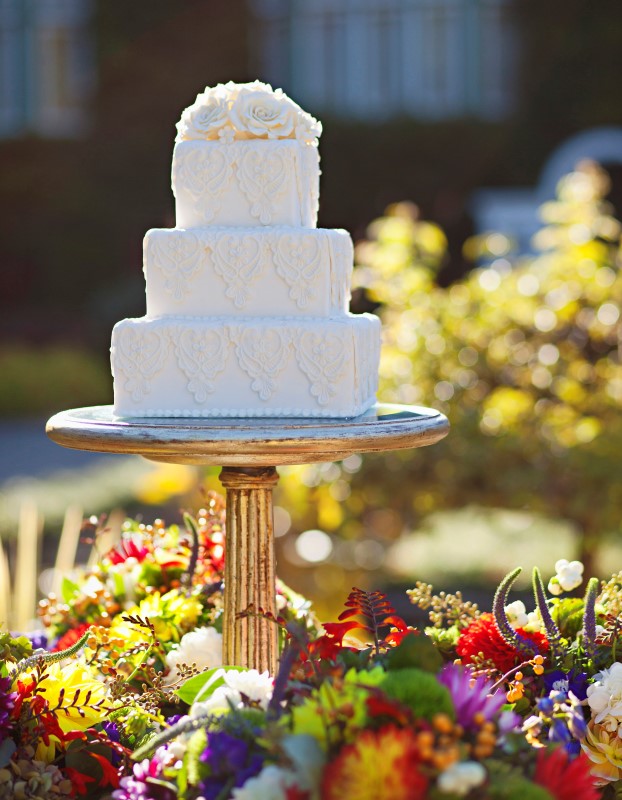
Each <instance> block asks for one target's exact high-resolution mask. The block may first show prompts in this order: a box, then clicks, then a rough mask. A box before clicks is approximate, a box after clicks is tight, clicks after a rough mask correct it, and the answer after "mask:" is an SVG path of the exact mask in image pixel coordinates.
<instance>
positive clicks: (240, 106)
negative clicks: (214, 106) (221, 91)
mask: <svg viewBox="0 0 622 800" xmlns="http://www.w3.org/2000/svg"><path fill="white" fill-rule="evenodd" d="M296 112H297V107H296V105H295V103H293V102H292V101H291V100H290V99H289V98H288V97H287V96H286V95H285V94H284V93H283V92H282V91H281V90H280V89H277V90H276V91H275V92H274V93H270V92H266V91H265V90H262V89H246V88H244V89H241V90H240V92H239V93H238V96H237V98H236V100H235V102H234V103H233V106H232V107H231V112H230V117H231V122H232V123H233V125H234V127H235V128H236V129H237V131H238V132H240V133H242V132H245V133H248V134H250V135H251V136H252V137H256V136H262V137H263V136H267V138H268V139H288V138H290V137H292V136H293V133H294V125H295V122H296Z"/></svg>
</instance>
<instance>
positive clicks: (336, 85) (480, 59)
mask: <svg viewBox="0 0 622 800" xmlns="http://www.w3.org/2000/svg"><path fill="white" fill-rule="evenodd" d="M251 6H252V10H253V12H254V14H255V16H256V18H257V20H258V23H259V29H258V30H259V36H258V37H257V43H256V51H257V59H258V62H259V64H260V66H261V70H260V71H261V74H263V75H265V76H266V77H267V78H268V79H269V80H272V81H274V82H275V83H279V82H283V83H284V84H285V86H286V87H287V89H288V90H289V91H291V93H292V95H294V96H295V97H298V98H299V100H300V102H301V103H303V104H304V105H307V106H309V107H310V108H314V109H318V110H321V111H322V112H325V113H330V114H332V115H334V116H335V117H338V118H344V119H361V120H367V121H368V120H370V119H376V120H384V119H388V118H391V117H397V116H402V115H404V116H408V117H413V118H415V119H420V120H428V121H430V120H432V121H441V120H455V119H462V118H464V117H473V118H475V119H485V120H502V119H505V118H506V117H508V116H509V115H510V114H511V113H512V112H513V111H514V110H515V109H516V106H517V101H518V91H517V89H518V86H517V55H518V52H517V51H518V47H519V30H518V28H517V26H516V24H515V20H514V19H513V18H512V2H511V0H476V1H475V2H474V0H381V1H380V2H379V1H378V0H314V2H312V3H309V2H296V0H253V2H252V4H251Z"/></svg>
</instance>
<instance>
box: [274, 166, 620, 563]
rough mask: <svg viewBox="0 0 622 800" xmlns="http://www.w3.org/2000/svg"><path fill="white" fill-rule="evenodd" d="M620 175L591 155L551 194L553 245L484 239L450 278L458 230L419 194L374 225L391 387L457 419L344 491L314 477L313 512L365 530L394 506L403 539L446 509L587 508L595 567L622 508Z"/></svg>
mask: <svg viewBox="0 0 622 800" xmlns="http://www.w3.org/2000/svg"><path fill="white" fill-rule="evenodd" d="M608 189H609V182H608V178H607V176H606V174H605V173H604V172H603V171H602V170H601V169H600V168H599V167H597V166H596V165H594V164H592V163H584V164H581V165H579V167H578V168H577V171H576V172H574V173H572V174H570V175H568V176H567V177H566V178H564V179H563V180H562V181H561V183H560V185H559V191H558V197H557V200H556V201H554V202H550V203H547V204H545V205H544V206H543V208H542V219H543V221H544V223H545V225H544V227H543V228H542V230H541V231H540V232H539V233H538V234H537V236H536V241H535V244H536V246H537V248H538V250H539V252H540V254H539V255H537V256H534V257H529V258H522V259H515V263H511V260H510V258H511V256H510V252H511V243H510V242H508V241H507V240H506V239H505V237H503V236H501V235H499V234H489V235H486V236H483V237H479V239H471V240H469V241H467V243H466V245H465V250H466V251H467V253H468V254H469V255H470V256H471V258H474V259H478V260H480V262H481V260H486V262H487V263H488V266H486V267H483V268H482V267H480V268H478V269H475V270H473V271H472V272H471V273H470V275H469V276H468V277H467V278H466V279H464V280H463V281H461V282H459V283H454V284H453V285H451V286H450V287H448V288H442V287H440V286H439V285H438V284H437V283H436V282H435V278H436V275H437V273H438V270H439V268H440V266H441V264H442V262H443V259H444V255H445V238H444V235H443V233H442V231H441V230H440V229H439V228H438V227H436V226H435V225H432V224H430V223H427V222H422V221H420V220H419V219H418V215H417V211H416V208H415V207H413V206H412V205H409V204H404V203H401V204H398V205H396V206H393V207H391V208H389V209H388V212H387V215H386V216H385V217H383V218H381V219H379V220H377V221H376V222H374V223H373V224H372V225H371V226H370V228H369V240H368V241H365V242H363V243H361V244H360V245H359V246H358V247H357V259H358V261H359V263H361V264H363V265H364V266H362V267H359V268H358V269H357V270H356V271H355V276H356V277H355V280H356V281H357V283H358V285H359V286H364V287H365V289H366V291H367V293H368V294H369V295H370V297H371V298H372V299H373V300H376V301H377V302H378V303H381V304H382V310H381V316H382V318H383V326H384V346H383V354H382V361H381V367H380V372H381V375H380V378H381V388H380V392H379V397H380V398H381V399H382V400H383V401H390V402H402V403H415V404H416V403H423V404H426V405H428V404H429V405H433V406H435V407H438V408H439V409H441V410H442V411H444V412H445V413H447V414H448V416H449V418H450V421H451V424H452V431H451V432H450V434H449V436H448V437H447V439H445V440H444V441H442V442H441V443H440V444H437V445H435V446H434V447H431V448H424V449H422V450H415V451H412V452H402V453H388V454H385V455H376V456H366V457H365V459H364V460H363V462H362V466H361V468H360V470H358V471H354V472H353V471H348V470H347V469H342V471H341V474H340V475H339V483H340V484H345V486H342V487H341V489H340V492H339V496H338V497H337V498H336V497H335V492H334V487H333V486H332V485H328V484H326V483H323V482H322V480H321V474H320V473H318V476H317V480H314V479H313V478H312V479H311V480H309V477H308V476H307V477H306V481H307V483H308V484H311V485H312V487H313V488H312V489H311V490H310V491H312V492H313V493H314V498H313V499H314V500H316V501H317V502H305V503H302V502H301V498H300V496H299V497H298V507H299V508H301V509H304V513H305V514H306V516H305V517H304V520H303V524H304V525H308V526H309V527H314V526H316V525H319V527H324V529H325V530H326V529H331V528H334V529H336V527H337V526H342V527H343V528H344V530H345V531H346V535H347V534H348V532H350V533H351V535H353V536H354V535H357V534H358V533H360V530H359V529H358V525H357V523H356V522H354V520H355V519H356V518H357V517H358V518H359V519H361V520H362V525H363V526H367V527H368V528H369V527H371V528H374V527H376V526H378V528H377V531H376V532H377V535H379V536H382V535H383V533H382V530H381V526H382V524H383V523H382V520H381V519H380V517H378V513H379V510H380V509H383V508H384V509H386V508H390V509H391V510H392V512H397V513H398V514H399V515H400V517H401V525H397V526H396V525H395V519H394V518H393V523H392V526H391V527H392V531H391V532H389V534H388V536H387V538H394V537H395V536H396V535H399V529H400V527H402V526H412V525H413V524H415V523H416V522H417V521H418V520H419V519H420V518H421V517H423V516H424V515H426V514H428V513H429V512H432V511H434V510H437V509H448V508H458V507H461V506H464V505H467V504H473V503H475V504H480V505H483V506H489V507H506V508H514V509H525V508H527V509H530V510H531V511H537V512H541V513H545V514H548V515H551V516H556V517H561V518H564V519H566V520H570V521H573V522H574V523H575V524H576V528H577V532H578V534H579V536H580V554H581V556H582V558H583V559H584V560H585V561H587V562H588V563H587V566H588V569H589V562H590V561H591V559H592V557H593V555H594V551H595V548H596V546H597V544H598V542H599V539H600V537H601V536H602V535H603V534H607V533H611V532H614V531H617V530H619V526H620V517H621V515H622V490H621V489H620V478H621V477H622V459H621V458H620V451H621V449H622V413H621V411H622V366H621V363H620V337H621V335H622V320H621V319H620V307H621V306H620V304H621V302H622V274H621V273H620V270H619V267H620V232H621V227H620V224H619V222H618V221H616V220H615V219H614V218H613V216H612V215H611V207H610V206H609V205H608V203H606V202H605V201H604V199H603V198H604V197H605V195H606V194H607V191H608ZM331 477H332V478H334V476H332V475H331ZM314 484H316V485H314ZM285 489H286V491H287V486H286V487H285ZM299 492H300V490H299V489H298V493H299ZM291 499H292V500H293V501H295V500H296V498H295V497H294V496H293V495H292V497H291ZM306 499H307V500H308V498H306ZM316 508H317V517H316V518H312V517H314V516H315V509H316ZM374 515H376V517H374Z"/></svg>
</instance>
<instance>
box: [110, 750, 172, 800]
mask: <svg viewBox="0 0 622 800" xmlns="http://www.w3.org/2000/svg"><path fill="white" fill-rule="evenodd" d="M112 797H113V800H177V791H176V790H174V789H173V788H172V787H171V788H169V787H168V786H166V785H165V784H164V783H163V782H162V763H161V762H160V760H159V758H158V757H157V756H154V757H153V758H152V759H151V761H150V760H149V759H148V758H146V759H145V760H144V761H141V762H140V764H134V769H133V774H132V775H128V776H127V777H126V778H121V783H120V786H119V788H118V789H115V791H114V792H113V793H112Z"/></svg>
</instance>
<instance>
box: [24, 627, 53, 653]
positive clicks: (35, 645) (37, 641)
mask: <svg viewBox="0 0 622 800" xmlns="http://www.w3.org/2000/svg"><path fill="white" fill-rule="evenodd" d="M26 636H27V637H28V638H29V639H30V644H31V645H32V649H33V650H47V647H48V637H47V635H46V633H45V631H33V632H32V633H27V634H26Z"/></svg>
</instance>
